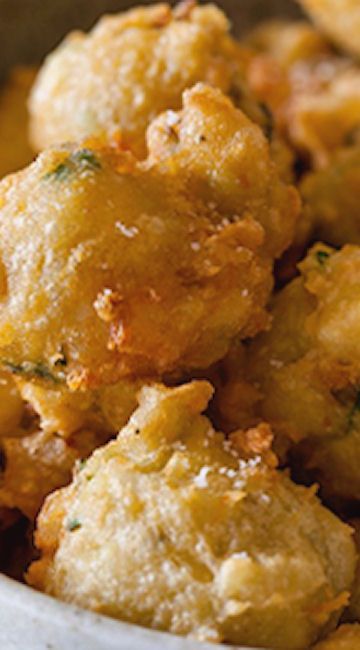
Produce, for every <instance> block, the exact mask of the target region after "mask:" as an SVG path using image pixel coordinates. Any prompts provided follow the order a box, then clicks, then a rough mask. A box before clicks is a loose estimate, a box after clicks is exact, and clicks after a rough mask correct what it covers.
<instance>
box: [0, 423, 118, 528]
mask: <svg viewBox="0 0 360 650" xmlns="http://www.w3.org/2000/svg"><path fill="white" fill-rule="evenodd" d="M108 439H109V436H107V435H100V434H95V433H94V432H92V431H81V432H78V433H77V435H76V436H74V437H73V438H68V439H67V440H64V439H63V438H61V437H60V436H57V435H55V434H51V433H46V432H44V431H34V432H32V431H30V432H29V431H24V432H23V436H21V437H20V436H16V437H5V438H1V443H0V449H1V457H2V461H3V462H2V467H1V469H0V511H1V508H4V509H5V510H4V512H5V513H6V512H9V511H10V512H14V511H20V512H22V513H23V514H24V515H25V516H26V517H28V519H30V520H33V519H35V517H36V515H37V513H38V511H39V510H40V508H41V506H42V504H43V502H44V499H45V497H46V496H47V495H48V494H50V493H51V492H53V491H54V490H56V489H57V488H60V487H62V486H64V485H66V484H67V483H69V482H70V480H71V474H72V470H73V467H74V464H75V462H76V461H83V459H85V458H86V457H87V456H89V454H90V453H91V452H92V451H93V450H94V449H96V447H98V446H99V445H101V444H103V443H104V442H106V441H107V440H108ZM0 516H1V514H0Z"/></svg>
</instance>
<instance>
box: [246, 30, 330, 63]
mask: <svg viewBox="0 0 360 650" xmlns="http://www.w3.org/2000/svg"><path fill="white" fill-rule="evenodd" d="M247 43H248V44H249V45H250V46H251V47H252V48H254V50H255V52H258V53H262V54H267V55H269V56H271V57H272V58H273V59H275V60H276V61H277V62H278V63H279V64H280V65H281V67H282V68H283V69H284V68H285V69H289V68H290V67H291V66H292V65H293V64H294V63H295V62H296V61H299V60H300V61H306V59H313V58H314V57H319V56H321V55H328V54H330V53H331V46H330V45H329V43H328V42H327V41H326V39H325V38H324V36H323V35H322V34H320V32H319V31H318V30H317V29H315V28H314V27H312V25H309V23H308V22H306V21H305V20H304V21H300V20H298V21H293V20H292V21H286V20H267V21H266V22H264V23H260V24H259V25H257V26H256V27H255V29H254V30H252V31H251V32H250V34H249V35H248V37H247Z"/></svg>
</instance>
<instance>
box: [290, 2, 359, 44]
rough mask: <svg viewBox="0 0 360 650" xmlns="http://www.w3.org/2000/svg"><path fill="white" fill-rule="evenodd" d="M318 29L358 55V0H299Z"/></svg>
mask: <svg viewBox="0 0 360 650" xmlns="http://www.w3.org/2000/svg"><path fill="white" fill-rule="evenodd" d="M300 2H301V4H302V5H303V7H304V9H306V11H308V12H309V14H310V16H311V18H313V20H314V22H315V23H316V24H317V25H318V26H319V28H320V29H322V30H324V32H325V33H326V34H327V35H328V36H329V37H330V38H331V39H333V40H334V41H335V43H337V44H338V45H339V46H340V47H342V48H343V49H344V50H347V51H348V52H350V53H352V54H355V55H357V56H360V4H359V0H300Z"/></svg>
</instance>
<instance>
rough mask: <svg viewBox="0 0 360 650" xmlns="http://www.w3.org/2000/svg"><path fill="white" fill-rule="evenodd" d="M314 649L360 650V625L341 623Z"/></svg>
mask: <svg viewBox="0 0 360 650" xmlns="http://www.w3.org/2000/svg"><path fill="white" fill-rule="evenodd" d="M313 650H360V625H356V624H354V625H341V626H340V627H339V628H338V629H337V630H336V632H334V633H333V634H331V635H330V636H329V638H326V639H325V640H324V641H321V642H320V643H318V644H316V646H315V647H314V648H313Z"/></svg>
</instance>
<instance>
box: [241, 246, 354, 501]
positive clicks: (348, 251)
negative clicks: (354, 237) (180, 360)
mask: <svg viewBox="0 0 360 650" xmlns="http://www.w3.org/2000/svg"><path fill="white" fill-rule="evenodd" d="M300 270H301V277H299V278H296V279H295V280H293V281H292V282H291V283H290V284H289V285H287V286H286V287H285V288H284V289H283V290H282V291H280V293H278V294H277V295H276V296H275V298H274V300H273V305H272V316H273V324H272V328H271V331H270V332H267V333H265V334H261V335H260V336H259V337H258V339H257V340H256V341H255V342H254V343H253V344H251V345H250V346H249V349H248V361H247V367H246V369H245V370H244V374H245V376H246V377H247V378H248V380H249V379H250V380H251V381H252V383H253V384H254V386H255V387H256V389H257V391H258V392H259V394H260V395H261V396H262V399H259V404H258V405H257V406H256V408H255V413H257V414H258V417H259V418H260V419H262V418H264V419H266V420H267V421H269V422H270V423H271V425H272V426H273V428H274V430H275V432H276V433H277V435H278V438H279V440H280V441H281V444H283V443H285V447H286V445H287V446H289V447H290V450H291V457H292V458H293V459H294V460H295V461H298V462H300V464H301V466H302V467H304V466H305V467H306V468H307V469H308V470H311V471H312V472H313V473H314V475H315V477H316V478H317V479H318V480H319V482H320V484H321V486H322V488H323V490H324V492H325V494H326V495H329V496H337V497H339V498H342V499H359V498H360V475H359V464H360V410H359V392H358V391H359V386H360V348H359V337H360V331H359V325H360V319H359V309H360V283H359V278H360V247H358V246H350V245H349V246H345V247H344V248H343V249H342V250H341V251H339V252H336V251H333V249H330V248H328V247H326V246H324V245H322V244H319V245H317V246H315V247H314V248H313V249H312V250H311V251H310V252H309V254H308V256H307V258H306V259H305V260H304V261H303V262H302V263H301V264H300Z"/></svg>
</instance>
